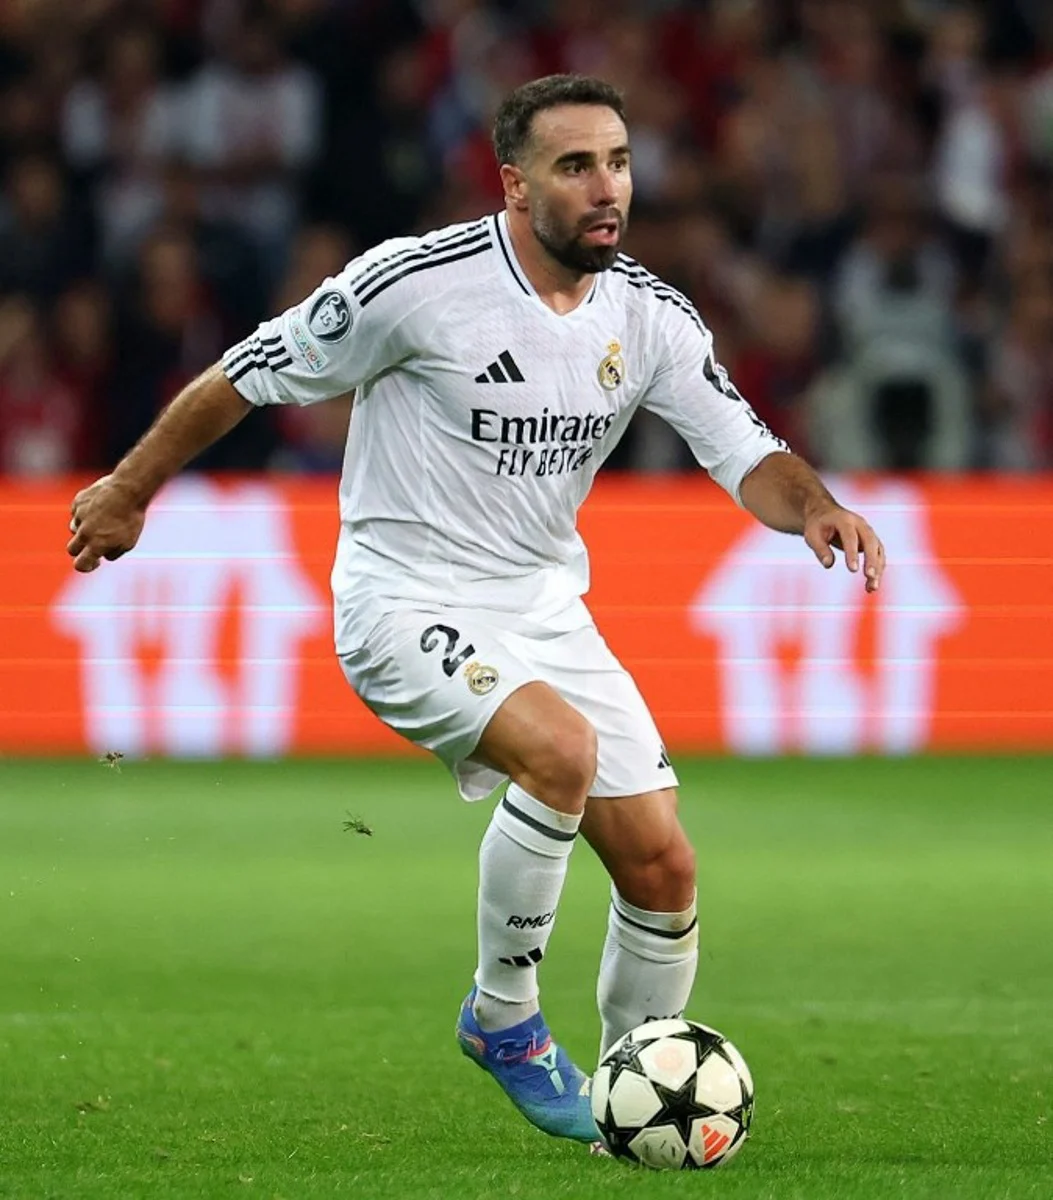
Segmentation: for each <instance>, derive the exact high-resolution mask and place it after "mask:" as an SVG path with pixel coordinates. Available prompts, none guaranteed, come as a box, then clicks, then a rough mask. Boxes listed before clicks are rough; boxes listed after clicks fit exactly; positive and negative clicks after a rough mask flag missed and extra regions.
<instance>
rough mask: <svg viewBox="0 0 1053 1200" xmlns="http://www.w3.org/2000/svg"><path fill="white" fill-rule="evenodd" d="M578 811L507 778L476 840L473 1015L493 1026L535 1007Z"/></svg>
mask: <svg viewBox="0 0 1053 1200" xmlns="http://www.w3.org/2000/svg"><path fill="white" fill-rule="evenodd" d="M580 824H581V816H580V814H578V815H574V816H572V815H569V814H567V813H561V812H558V811H557V810H556V809H554V808H549V807H548V805H547V804H542V802H541V801H540V800H535V799H534V797H533V796H529V795H527V793H526V792H524V791H523V789H522V788H521V787H518V786H517V785H516V784H514V783H513V784H510V785H509V788H508V791H507V792H506V793H505V795H504V798H503V799H502V800H501V802H500V803H499V804H498V805H497V807H496V808H495V809H494V815H493V816H492V817H491V819H490V825H489V827H488V828H487V830H486V835H485V836H484V838H483V844H482V846H480V848H479V966H478V969H477V970H476V972H475V983H476V987H477V988H478V993H477V996H476V1001H475V1006H474V1011H475V1018H476V1020H477V1021H478V1022H479V1024H480V1025H482V1027H483V1028H484V1029H486V1030H488V1031H492V1030H495V1029H507V1028H508V1027H509V1026H511V1025H518V1024H519V1022H520V1021H525V1020H526V1019H527V1017H529V1016H531V1015H532V1014H533V1013H535V1012H537V1009H538V1001H537V996H538V987H537V964H538V963H539V962H540V961H541V960H542V958H543V957H544V954H545V947H546V946H547V945H548V939H549V935H550V934H551V933H552V926H553V923H554V922H555V918H556V906H557V905H558V904H559V895H560V892H562V890H563V880H564V879H565V878H566V874H567V861H568V859H569V857H570V852H571V850H572V849H573V848H574V840H575V838H576V837H577V835H578V826H579V825H580Z"/></svg>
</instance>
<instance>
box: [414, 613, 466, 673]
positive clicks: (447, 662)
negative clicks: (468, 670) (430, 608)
mask: <svg viewBox="0 0 1053 1200" xmlns="http://www.w3.org/2000/svg"><path fill="white" fill-rule="evenodd" d="M440 633H442V634H445V635H446V649H445V650H444V651H443V652H442V669H443V670H444V671H445V672H446V675H447V677H448V678H452V677H453V673H454V671H456V670H457V668H458V667H459V666H460V665H461V663H463V662H465V661H467V659H469V658H471V656H472V655H473V654H474V653H475V647H474V646H473V645H472V643H471V642H469V643H468V645H467V646H465V648H464V649H463V650H462V651H461V652H460V654H458V655H456V656H455V655H454V653H453V652H454V650H456V649H457V643H458V642H459V641H460V640H461V631H460V630H459V629H451V628H450V627H449V625H429V626H428V628H427V629H425V631H424V632H423V633H422V634H421V635H420V648H421V649H422V650H423V651H424V653H425V654H430V653H431V652H432V650H434V649H435V647H436V646H437V645H438V644H439V638H438V636H437V635H438V634H440Z"/></svg>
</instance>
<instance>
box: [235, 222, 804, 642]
mask: <svg viewBox="0 0 1053 1200" xmlns="http://www.w3.org/2000/svg"><path fill="white" fill-rule="evenodd" d="M223 367H224V370H225V372H226V374H227V377H228V378H229V379H230V381H231V382H232V383H233V384H234V386H235V387H236V388H237V390H238V391H239V392H240V393H241V395H243V396H244V397H245V398H246V399H247V400H249V401H251V402H252V403H253V404H259V405H262V404H310V403H313V402H314V401H317V400H325V399H328V398H331V397H334V396H339V395H342V394H344V393H347V392H350V391H351V390H352V389H355V392H356V395H355V404H354V410H353V415H352V419H351V427H350V431H349V433H348V439H347V450H346V453H345V456H344V469H343V477H342V480H341V484H340V518H341V530H340V538H339V544H338V548H337V555H336V564H335V566H334V568H333V590H334V595H335V599H336V644H337V650H338V652H339V653H341V654H346V653H350V652H351V651H352V650H354V649H356V648H358V647H359V646H362V645H363V644H364V643H365V641H366V638H367V635H368V633H369V630H370V629H371V628H372V626H373V625H374V624H375V623H376V621H377V620H379V618H380V617H381V616H382V615H383V614H384V613H386V612H389V611H391V610H392V609H394V608H399V607H434V606H436V605H448V606H451V607H455V608H473V609H487V610H493V611H496V612H504V613H508V614H510V615H511V614H524V613H529V614H532V615H534V616H535V617H536V618H539V619H542V620H551V621H553V622H555V623H557V624H558V622H559V620H560V614H571V613H580V611H581V605H580V603H578V604H575V601H577V600H578V598H579V597H580V596H581V595H583V594H584V592H585V591H587V589H588V585H589V573H588V557H587V554H586V550H585V546H584V544H583V542H582V540H581V538H580V536H579V534H578V532H577V528H576V520H577V512H578V508H579V507H580V506H581V503H582V501H583V500H584V499H585V497H586V496H587V495H588V492H589V488H590V487H591V485H592V481H593V479H594V478H595V475H596V471H597V469H598V468H599V466H600V464H601V463H602V462H603V460H604V459H605V458H606V457H607V455H608V454H609V453H610V451H611V450H612V448H613V447H614V446H615V444H616V443H617V441H618V439H619V438H620V437H621V435H622V434H623V433H624V432H625V428H626V426H627V425H628V423H629V420H630V418H631V417H632V415H633V413H634V412H635V411H636V409H637V407H638V406H640V405H642V406H643V407H644V408H648V409H650V410H651V411H653V412H655V413H657V414H658V415H659V416H661V417H664V418H665V419H666V420H667V421H668V422H669V423H670V424H671V425H672V426H673V427H674V428H675V429H676V430H678V431H679V433H680V434H681V435H682V436H683V437H684V438H685V439H686V441H687V443H688V444H689V446H690V447H691V449H692V451H693V452H694V455H695V457H696V458H697V459H698V461H699V462H700V463H701V465H702V466H703V467H705V468H706V469H707V470H708V471H709V473H710V475H711V476H712V477H713V479H715V480H716V481H717V483H719V484H720V485H721V486H722V487H723V488H725V489H726V490H727V491H728V492H729V493H730V495H731V496H732V497H734V498H735V499H736V501H737V500H738V488H739V484H740V483H741V482H742V479H743V478H744V476H745V475H746V474H747V473H748V472H749V471H750V470H751V469H752V468H753V467H754V466H755V465H756V464H757V463H758V462H759V461H760V460H761V459H762V458H763V457H764V456H765V455H767V454H770V453H771V452H772V451H775V450H785V449H786V446H785V444H784V443H783V442H781V441H779V440H778V439H777V438H775V437H774V436H773V435H772V434H771V432H770V431H769V430H768V429H767V428H766V427H765V426H764V424H763V423H762V422H761V421H760V420H759V419H758V418H757V416H756V415H755V414H754V412H753V411H752V409H751V408H750V407H749V405H748V404H747V403H746V402H745V400H743V398H742V397H741V396H740V395H739V393H738V392H737V391H736V390H735V388H734V387H733V386H732V385H731V384H730V382H729V381H728V377H727V375H726V374H725V372H724V371H723V369H722V368H721V367H720V366H718V365H717V363H716V360H715V359H714V356H713V339H712V336H711V335H710V333H709V331H708V330H707V329H706V327H705V326H704V325H703V323H702V321H701V319H700V318H699V316H698V313H697V312H696V311H695V309H694V307H693V306H692V305H691V303H690V302H689V301H688V300H687V299H685V297H684V296H682V295H681V294H680V293H679V292H677V291H676V290H675V289H673V288H672V287H670V286H669V285H668V284H665V283H663V282H662V281H661V280H659V279H658V278H657V277H656V276H654V275H652V274H651V273H650V272H649V271H646V270H645V269H644V268H643V267H641V266H640V265H639V264H638V263H636V262H635V261H634V260H633V259H631V258H628V257H626V256H625V255H619V257H618V260H617V262H616V263H615V265H614V266H613V267H612V268H611V269H610V270H608V271H604V272H602V273H600V274H598V275H596V277H595V279H594V282H593V285H592V288H591V290H590V292H589V294H588V295H587V296H586V298H585V299H584V301H582V303H581V304H580V305H579V306H578V307H577V308H576V309H574V310H573V311H572V312H570V313H567V314H566V315H564V316H559V315H558V314H557V313H555V312H554V311H553V310H552V309H551V308H549V307H548V306H547V305H546V304H544V303H543V301H542V300H541V299H540V298H539V296H538V295H537V293H536V292H535V291H534V289H533V288H532V287H531V285H530V283H529V281H528V280H527V278H526V276H525V274H524V273H523V271H522V269H521V268H520V266H519V264H518V262H517V260H516V257H515V253H514V251H513V249H512V243H511V239H510V238H509V235H508V230H507V225H506V221H505V215H504V214H503V213H501V214H499V215H497V216H490V217H485V218H483V219H482V220H478V221H473V222H469V223H466V224H460V225H453V226H449V227H448V228H445V229H441V230H438V231H436V232H433V233H429V234H426V235H424V236H423V237H410V238H397V239H394V240H392V241H388V242H384V243H383V244H382V245H380V246H377V247H376V248H375V249H373V250H370V251H368V252H367V253H366V254H363V255H362V256H361V257H360V258H356V259H354V260H353V261H352V262H351V263H349V264H348V266H347V267H345V268H344V270H343V271H342V272H341V273H340V274H339V275H338V276H336V278H331V279H327V280H326V281H325V282H324V283H323V284H322V285H321V286H320V287H319V288H318V289H317V290H316V291H315V292H314V293H313V294H312V295H311V296H309V297H308V298H307V299H306V300H304V302H303V303H302V304H300V305H297V306H296V307H294V308H291V309H289V310H288V311H287V312H285V313H283V314H282V315H281V316H279V317H276V318H274V319H273V320H270V321H265V322H264V323H263V324H262V325H261V326H260V327H259V328H258V329H257V330H256V332H255V333H254V334H252V335H251V336H250V337H248V338H247V339H246V340H245V341H243V342H241V343H239V344H238V345H236V346H234V347H233V348H232V349H231V350H229V351H228V352H227V353H226V354H225V355H224V358H223ZM563 619H564V620H566V619H568V618H567V617H564V618H563ZM576 619H578V620H580V617H579V618H576Z"/></svg>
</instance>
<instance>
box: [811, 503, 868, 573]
mask: <svg viewBox="0 0 1053 1200" xmlns="http://www.w3.org/2000/svg"><path fill="white" fill-rule="evenodd" d="M804 540H805V541H806V542H807V543H808V545H809V546H811V548H812V551H813V553H814V554H815V557H816V558H817V559H818V560H819V561H820V562H821V563H822V564H823V566H824V567H827V568H829V567H832V566H833V565H834V561H835V555H834V550H835V549H836V550H842V551H843V552H844V556H845V566H846V567H848V569H849V570H850V571H858V570H859V558H860V555H862V557H863V576H864V578H865V579H866V589H867V591H868V592H876V591H877V590H878V588H879V587H880V586H881V576H882V575H884V573H885V547H884V546H883V545H882V544H881V539H880V538H879V537H878V535H877V534H876V533H875V532H874V530H873V529H872V528H871V527H870V524H869V523H868V522H867V521H864V520H863V518H862V517H861V516H860V515H859V514H858V513H854V512H849V510H848V509H847V508H841V507H840V505H832V506H831V507H829V508H826V509H823V510H821V511H820V512H817V513H814V514H812V515H811V516H809V517H808V519H807V521H806V522H805V526H804Z"/></svg>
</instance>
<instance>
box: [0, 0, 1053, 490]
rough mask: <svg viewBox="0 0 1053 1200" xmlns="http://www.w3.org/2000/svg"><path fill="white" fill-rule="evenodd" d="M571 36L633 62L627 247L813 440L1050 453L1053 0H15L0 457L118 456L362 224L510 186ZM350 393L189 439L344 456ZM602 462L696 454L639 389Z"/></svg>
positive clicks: (891, 455) (40, 462) (74, 463)
mask: <svg viewBox="0 0 1053 1200" xmlns="http://www.w3.org/2000/svg"><path fill="white" fill-rule="evenodd" d="M555 71H580V72H585V73H589V74H597V75H601V76H603V77H604V78H606V79H609V80H611V81H612V82H614V83H616V84H617V85H618V86H620V87H621V88H623V89H624V91H625V93H626V96H627V100H628V104H629V112H630V118H631V121H630V128H631V136H632V144H633V155H634V157H633V173H634V179H635V186H636V196H635V201H634V208H633V216H632V220H631V222H630V233H629V240H628V244H627V246H626V249H627V250H628V251H629V252H630V253H631V254H633V255H635V256H636V257H637V258H639V259H640V260H641V261H642V262H643V263H644V264H645V265H646V266H648V267H650V268H651V269H652V270H654V271H656V272H657V273H658V274H660V275H662V276H663V277H665V278H666V279H668V280H669V281H670V282H672V283H673V284H675V285H676V286H677V287H679V288H680V289H681V290H682V291H684V292H685V293H686V294H687V295H688V296H690V297H691V299H692V300H693V301H694V302H695V303H696V304H697V306H698V307H699V309H700V311H701V313H702V315H703V318H704V319H705V321H706V322H707V323H708V324H709V326H710V327H711V328H712V329H713V330H714V333H715V336H716V344H717V350H718V354H719V357H720V358H721V360H722V362H723V363H724V365H725V366H726V367H727V368H728V370H729V372H730V373H731V375H732V378H733V379H734V380H735V381H736V383H737V384H738V386H739V388H740V390H741V391H742V392H743V393H744V394H745V395H746V396H747V397H748V399H749V400H750V402H751V403H752V404H753V406H754V408H756V409H757V411H758V413H759V414H760V415H761V416H762V417H763V418H764V419H765V420H766V421H767V422H768V423H769V424H770V425H771V426H772V427H773V428H774V429H775V430H776V432H778V433H779V434H781V435H782V436H784V437H785V438H786V439H787V440H788V441H789V442H790V443H791V444H792V445H793V446H794V448H796V449H798V450H800V451H801V452H802V453H804V454H806V455H808V456H809V457H810V458H811V459H812V460H813V461H814V462H816V463H817V464H819V465H821V466H823V467H825V468H828V469H834V470H841V469H862V470H868V469H889V470H915V469H934V470H947V471H956V470H966V469H993V470H1013V471H1034V470H1041V469H1048V468H1050V467H1051V466H1053V3H1050V0H991V2H989V3H971V4H969V3H958V2H953V0H708V2H707V0H695V2H684V0H636V2H632V0H519V2H516V0H504V2H501V0H490V2H487V0H0V157H2V162H0V170H2V192H0V474H4V473H6V474H14V475H23V476H33V475H44V474H50V473H53V472H57V471H63V470H69V469H97V468H99V467H104V466H106V465H107V464H110V463H112V462H113V461H114V460H115V458H116V457H117V456H119V455H120V454H121V453H122V452H123V451H124V450H126V449H127V448H128V447H129V446H130V445H131V444H132V443H133V442H134V440H135V439H136V438H137V437H138V436H139V435H140V434H141V433H142V432H143V431H144V430H145V429H146V428H147V426H148V425H149V424H150V422H151V421H152V420H153V418H154V417H155V416H156V414H157V413H158V411H159V410H160V409H161V408H162V406H163V405H164V404H165V403H166V402H167V401H168V400H170V399H171V398H172V396H173V395H174V394H175V393H176V391H178V389H179V388H180V387H181V386H182V385H183V384H185V383H186V382H187V381H188V380H189V379H191V378H192V377H193V376H194V375H195V374H197V373H198V372H199V371H200V370H202V369H203V368H204V367H206V366H208V365H209V364H210V363H212V362H214V361H215V360H216V358H217V357H218V356H219V354H220V353H221V352H222V351H223V350H224V349H225V348H226V347H227V346H228V345H230V344H231V343H232V342H234V341H235V340H237V339H239V338H240V337H242V336H244V335H245V334H246V333H247V332H248V331H249V330H250V329H251V328H253V327H254V326H255V324H256V323H257V322H258V321H259V320H260V319H261V318H263V317H265V316H268V315H271V314H273V313H276V312H277V311H280V310H281V309H283V308H285V307H287V306H288V305H289V304H292V303H295V302H297V301H299V300H300V299H302V297H303V296H304V295H306V294H307V293H308V292H309V291H310V290H311V289H312V288H313V287H314V286H315V285H316V284H317V283H318V282H319V281H320V280H321V279H322V278H324V277H325V276H326V275H328V274H332V273H335V272H336V271H338V270H339V269H340V268H341V267H342V266H343V264H344V263H345V262H346V261H347V260H348V259H349V258H350V257H351V256H353V254H354V253H355V252H356V251H357V250H358V249H361V248H364V247H367V246H369V245H372V244H373V243H375V242H377V241H379V240H381V239H383V238H385V237H389V236H392V235H395V234H400V233H405V232H412V231H418V230H423V229H426V228H431V227H433V226H436V225H440V224H445V223H447V222H450V221H456V220H463V219H469V218H471V217H474V216H477V215H479V214H481V213H484V212H488V211H493V210H495V209H497V208H498V207H500V204H501V193H500V184H499V179H498V175H497V170H496V165H495V162H494V159H493V154H492V151H491V149H490V143H489V129H490V124H491V121H492V117H493V113H494V111H495V108H496V105H497V104H498V102H499V101H500V99H501V98H502V96H503V95H505V94H506V93H507V91H508V90H510V89H511V88H512V87H514V86H515V85H517V84H518V83H520V82H522V81H524V80H526V79H528V78H531V77H533V76H536V75H541V74H548V73H550V72H555ZM347 416H348V402H346V401H344V402H340V401H337V402H333V403H330V404H324V405H318V406H314V407H313V408H309V409H304V410H295V411H289V410H282V411H269V412H265V413H260V414H256V415H255V416H254V417H253V418H252V419H251V420H248V421H245V422H243V423H242V424H241V425H240V426H239V427H238V428H237V429H236V430H235V432H234V433H233V434H232V435H231V436H230V437H229V438H227V439H225V440H224V442H223V443H221V444H220V445H219V446H217V447H215V448H214V449H213V450H212V451H211V452H209V454H208V455H207V456H206V457H205V459H204V461H203V463H202V465H205V466H209V467H212V468H215V469H223V468H233V469H244V468H257V467H267V468H271V469H278V470H289V471H327V470H331V469H333V468H335V467H336V466H338V465H339V461H340V457H341V449H342V443H343V438H344V433H345V430H346V423H347ZM613 461H614V465H616V466H618V467H621V468H625V469H635V470H646V471H665V470H676V469H681V468H684V467H687V466H689V465H690V464H689V462H688V460H687V457H686V451H685V449H684V448H683V446H682V445H681V444H680V442H679V440H678V439H677V438H676V436H675V435H674V434H672V433H671V431H670V430H668V428H667V427H666V426H664V425H663V424H662V423H661V422H660V421H659V420H658V419H657V418H651V417H649V416H648V414H641V415H640V416H639V417H638V418H637V419H636V420H635V421H634V423H633V426H632V427H631V429H630V431H629V435H628V436H627V438H626V439H625V441H624V442H623V444H622V446H620V447H619V449H618V450H617V452H616V454H615V457H614V460H613Z"/></svg>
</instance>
